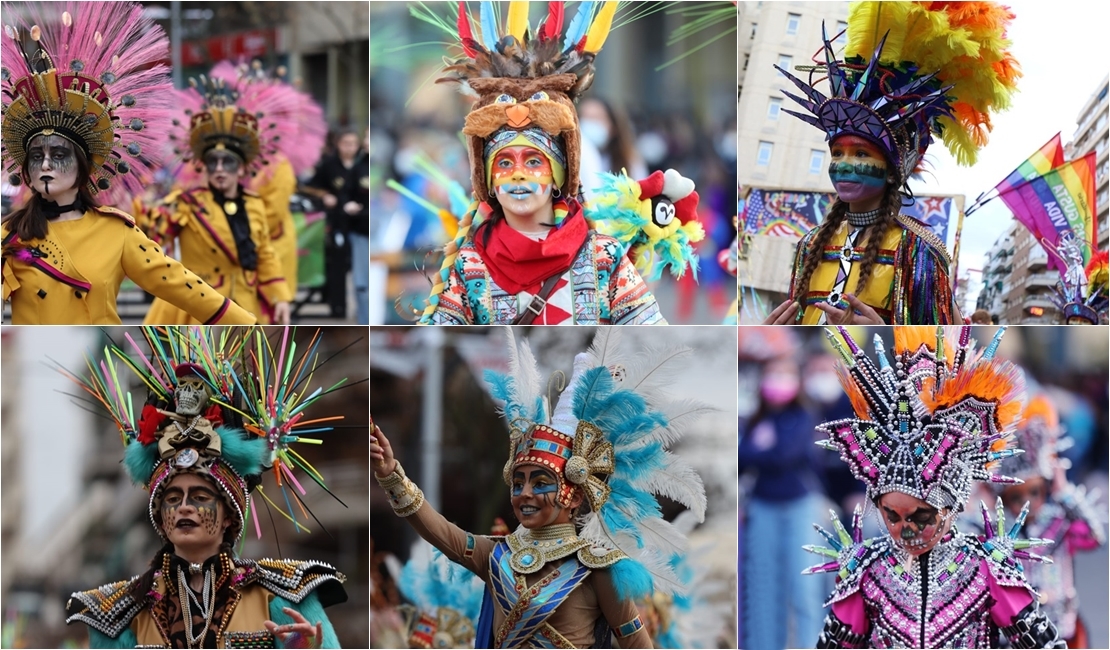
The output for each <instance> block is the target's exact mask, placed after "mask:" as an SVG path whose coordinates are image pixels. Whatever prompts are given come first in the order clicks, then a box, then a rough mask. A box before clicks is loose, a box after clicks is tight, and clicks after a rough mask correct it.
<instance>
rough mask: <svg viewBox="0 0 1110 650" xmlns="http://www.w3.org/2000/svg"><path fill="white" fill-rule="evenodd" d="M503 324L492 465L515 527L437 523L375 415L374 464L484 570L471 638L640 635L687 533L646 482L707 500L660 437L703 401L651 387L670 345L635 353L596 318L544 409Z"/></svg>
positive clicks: (428, 534) (394, 495)
mask: <svg viewBox="0 0 1110 650" xmlns="http://www.w3.org/2000/svg"><path fill="white" fill-rule="evenodd" d="M509 336H510V346H511V347H510V368H512V369H513V373H512V375H511V376H504V375H497V374H490V373H487V380H488V381H489V382H490V385H491V387H492V389H493V395H494V397H495V399H498V400H500V401H504V403H505V406H504V408H503V412H504V415H505V418H506V420H507V421H508V422H509V424H510V428H511V435H510V445H509V447H510V455H509V460H508V461H507V462H506V463H505V468H504V473H503V474H504V479H505V483H506V484H507V485H508V486H509V495H510V500H511V501H512V504H513V509H514V511H515V513H516V516H517V519H518V520H519V521H520V522H521V527H519V528H517V529H516V531H514V532H513V533H512V534H509V535H506V536H479V535H473V534H470V533H467V532H466V531H463V530H461V529H459V528H458V527H456V526H455V525H453V524H451V523H450V522H448V521H447V520H446V519H444V518H443V516H442V515H440V514H439V513H437V512H436V511H435V510H433V509H432V508H431V506H429V505H428V504H427V503H426V502H425V501H424V498H423V494H422V493H421V491H420V489H419V488H417V487H416V485H415V484H413V482H412V481H411V480H409V479H408V478H407V477H406V476H405V473H404V470H403V469H402V468H401V466H400V464H399V463H398V462H397V460H396V459H395V458H394V455H393V451H392V449H391V447H390V444H389V441H388V439H386V437H385V436H384V434H382V432H381V430H380V429H378V428H375V429H374V431H373V437H372V438H371V441H370V458H371V462H372V463H373V466H374V473H375V477H376V478H377V480H378V482H379V483H380V484H381V486H382V487H383V488H384V489H385V490H386V491H387V492H388V493H389V497H390V503H391V505H392V506H393V509H394V511H395V512H396V513H397V514H398V515H399V516H402V517H406V518H407V520H408V522H409V523H410V524H411V525H412V526H413V528H414V529H415V530H416V531H417V533H419V534H420V536H421V537H423V538H424V539H426V540H427V541H429V542H430V543H431V544H432V545H433V546H435V547H436V548H438V549H440V550H441V551H442V552H443V554H444V555H446V556H447V557H448V559H450V560H452V561H454V562H457V563H459V564H462V565H463V566H464V567H466V568H467V569H469V570H470V571H472V572H474V573H475V574H477V575H478V577H479V578H481V579H482V580H483V581H484V582H485V585H486V588H485V594H484V600H483V603H482V608H481V614H480V617H479V621H478V629H477V642H476V647H484V648H516V647H559V648H587V647H593V648H598V647H612V646H610V645H608V644H609V643H611V641H610V638H611V636H615V639H614V641H613V642H615V643H616V644H617V645H618V646H619V647H622V648H650V647H652V645H651V641H650V638H649V637H648V634H647V631H646V630H645V629H644V626H643V622H642V620H641V618H640V616H639V613H638V612H637V609H636V602H637V600H638V599H642V598H646V597H649V596H650V595H651V594H652V592H653V591H655V590H657V591H662V592H671V591H674V590H675V589H676V588H677V587H678V586H679V585H680V581H679V579H678V578H677V576H676V575H675V573H674V570H673V569H672V567H671V566H670V564H669V558H670V557H672V556H673V555H675V554H681V553H683V552H684V545H685V538H684V537H683V536H682V535H681V533H679V532H678V531H676V530H675V529H674V527H673V526H672V525H671V524H669V523H667V522H666V521H664V520H663V519H662V517H661V516H660V514H659V510H658V505H657V503H656V501H655V498H654V496H653V493H656V492H661V493H664V494H666V495H667V496H669V497H670V498H671V499H673V500H676V501H678V502H680V503H682V504H684V505H686V506H687V507H688V508H690V509H691V510H692V511H693V513H694V514H695V515H696V517H697V518H698V520H699V521H701V520H702V519H703V518H704V512H705V505H706V504H705V494H704V488H703V487H702V483H701V479H700V478H699V477H698V476H697V474H696V473H695V472H694V471H693V470H692V469H691V468H690V467H689V466H688V465H687V464H686V463H685V462H684V461H683V460H682V459H681V458H679V457H677V456H674V455H672V454H670V453H668V452H666V451H665V450H664V443H665V442H670V441H673V440H675V439H677V437H678V436H679V435H681V433H682V429H684V427H685V425H686V423H687V422H688V421H689V419H688V418H689V417H690V416H691V415H695V416H696V415H697V414H700V413H703V412H705V411H706V410H707V409H706V407H704V406H703V405H701V404H697V403H691V402H689V401H683V402H672V401H671V400H670V399H668V398H667V396H666V395H665V393H664V392H663V391H662V390H661V389H659V388H656V387H655V386H659V385H661V384H660V381H661V379H662V377H664V376H665V374H664V373H667V372H670V371H671V369H673V367H674V360H675V358H676V357H675V356H674V355H675V352H676V351H675V350H667V351H665V352H661V353H660V354H659V355H658V356H655V355H652V362H653V364H651V365H649V364H646V363H636V362H635V360H634V359H631V358H629V356H628V354H627V353H625V352H621V351H620V350H619V348H618V346H617V345H616V340H615V339H616V338H617V337H618V334H617V333H616V330H612V329H609V328H606V329H605V330H604V331H599V333H598V335H597V337H596V338H595V340H594V345H593V346H591V348H590V350H589V352H587V353H583V354H579V355H577V356H576V357H575V360H574V373H573V375H572V377H571V380H570V383H569V385H568V386H567V389H566V391H564V392H563V394H562V396H561V398H560V399H559V400H558V403H557V404H556V406H555V409H554V412H553V413H551V414H550V415H549V411H548V404H547V400H546V398H545V397H543V389H542V385H543V383H542V382H541V380H540V376H539V373H538V371H537V369H536V366H535V361H534V358H533V357H532V353H531V351H530V349H529V348H528V346H527V345H526V344H525V345H522V346H521V347H520V348H517V346H516V343H515V341H512V339H511V337H512V334H511V332H510V333H509ZM656 361H657V362H656ZM626 364H627V365H626ZM652 365H654V367H653V368H652ZM648 368H651V369H650V370H649V369H648ZM653 384H654V385H653Z"/></svg>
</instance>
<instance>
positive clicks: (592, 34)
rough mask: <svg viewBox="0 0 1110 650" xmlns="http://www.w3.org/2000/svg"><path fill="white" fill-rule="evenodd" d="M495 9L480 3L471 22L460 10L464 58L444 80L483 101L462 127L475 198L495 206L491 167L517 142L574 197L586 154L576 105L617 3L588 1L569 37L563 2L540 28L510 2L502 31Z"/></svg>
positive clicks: (517, 0)
mask: <svg viewBox="0 0 1110 650" xmlns="http://www.w3.org/2000/svg"><path fill="white" fill-rule="evenodd" d="M497 4H498V3H494V2H481V3H480V5H481V9H480V14H479V15H478V16H476V17H472V16H470V15H469V14H468V13H467V10H466V3H463V2H460V3H459V12H458V18H457V26H458V28H457V32H456V33H455V34H454V36H456V37H457V38H458V40H459V43H460V45H461V46H462V50H463V56H462V57H460V58H456V59H449V60H448V63H449V65H447V67H446V68H445V69H444V73H445V76H444V77H443V78H441V79H439V80H438V82H441V83H458V84H459V85H460V87H461V90H462V92H464V93H466V94H471V95H475V96H477V98H478V101H477V102H475V103H474V106H473V108H472V109H471V111H470V113H469V114H468V115H467V116H466V124H465V126H464V127H463V134H465V135H466V136H467V143H468V146H469V150H470V166H471V184H472V186H473V188H474V193H475V194H476V195H477V197H478V199H479V200H480V201H484V202H488V201H490V198H491V196H490V191H489V178H488V177H489V160H490V159H491V158H492V156H493V155H494V154H496V152H497V150H498V149H499V148H503V147H504V146H510V145H509V143H517V144H528V145H530V146H533V147H534V148H536V149H539V150H540V151H542V152H543V153H544V155H546V156H547V158H548V159H549V160H550V161H551V163H552V168H553V170H554V172H555V173H554V177H555V181H556V185H558V186H559V188H560V191H561V192H562V194H563V195H564V196H568V197H574V196H576V195H577V194H578V181H579V179H578V173H579V158H580V151H581V136H580V133H579V126H578V115H577V111H576V110H575V107H574V103H575V101H577V99H578V96H579V95H580V94H581V93H582V92H584V91H585V90H586V89H587V88H589V87H590V84H591V83H592V82H593V75H594V58H595V57H596V56H597V53H598V52H600V51H601V47H602V45H603V44H604V43H605V39H606V38H607V36H608V34H609V30H610V27H611V26H612V22H613V16H614V14H615V13H616V11H617V5H618V4H619V3H617V2H614V1H607V2H583V3H581V4H580V5H579V8H578V11H577V13H576V14H575V16H574V18H573V19H572V20H571V21H570V22H569V24H567V26H566V29H565V30H564V28H563V11H564V3H563V2H549V3H547V5H548V13H547V15H546V17H545V18H544V19H543V21H542V22H541V23H540V24H539V25H538V26H537V27H536V28H534V29H533V28H532V27H531V26H530V25H529V23H528V2H526V1H524V0H512V2H509V3H508V12H507V14H506V16H505V19H504V21H503V25H502V24H500V22H501V21H499V20H498V17H497V10H496V8H495V5H497ZM491 143H492V144H493V146H491Z"/></svg>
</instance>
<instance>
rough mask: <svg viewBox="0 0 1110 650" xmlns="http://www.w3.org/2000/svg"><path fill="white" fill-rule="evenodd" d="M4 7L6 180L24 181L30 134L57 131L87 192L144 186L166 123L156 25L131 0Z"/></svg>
mask: <svg viewBox="0 0 1110 650" xmlns="http://www.w3.org/2000/svg"><path fill="white" fill-rule="evenodd" d="M3 9H4V12H3V13H4V18H5V21H6V23H5V25H4V36H3V38H2V46H0V57H2V60H3V67H2V68H0V89H2V94H3V137H2V141H3V151H2V157H3V164H4V168H5V171H6V172H7V173H8V177H9V181H10V182H11V184H12V185H19V184H20V183H21V182H24V181H28V180H29V179H27V178H24V177H23V165H24V162H25V161H26V159H27V147H28V146H29V144H30V141H31V139H32V138H34V137H35V136H38V135H58V136H61V137H63V138H65V139H66V140H68V141H70V142H71V143H73V145H74V146H75V147H76V148H78V149H80V150H81V152H82V153H84V155H85V158H86V159H87V160H88V162H89V171H90V177H89V185H88V189H89V191H91V192H92V193H94V194H95V193H97V192H98V191H102V190H108V189H110V188H115V187H119V186H122V188H121V189H122V191H126V192H129V193H138V192H139V191H141V189H142V187H143V184H144V183H145V182H146V181H147V180H149V178H150V176H151V174H152V172H153V170H154V169H155V168H156V167H157V166H158V164H157V162H158V161H157V155H158V153H159V152H158V151H157V147H156V143H157V142H158V141H159V139H160V138H161V137H162V134H163V133H165V131H166V129H167V128H168V126H169V120H170V112H171V111H170V107H171V98H170V93H171V92H172V90H173V85H172V84H171V83H170V79H169V76H168V74H167V69H166V67H165V66H163V65H161V64H159V62H160V61H163V60H165V59H166V58H167V56H168V55H169V41H168V40H167V38H166V34H165V32H163V31H162V28H161V27H159V26H158V25H156V24H155V23H154V21H153V20H151V19H149V18H146V17H144V16H143V8H142V6H141V5H139V4H138V3H132V2H59V3H53V2H36V3H6V2H5V3H4V5H3ZM152 157H153V158H152Z"/></svg>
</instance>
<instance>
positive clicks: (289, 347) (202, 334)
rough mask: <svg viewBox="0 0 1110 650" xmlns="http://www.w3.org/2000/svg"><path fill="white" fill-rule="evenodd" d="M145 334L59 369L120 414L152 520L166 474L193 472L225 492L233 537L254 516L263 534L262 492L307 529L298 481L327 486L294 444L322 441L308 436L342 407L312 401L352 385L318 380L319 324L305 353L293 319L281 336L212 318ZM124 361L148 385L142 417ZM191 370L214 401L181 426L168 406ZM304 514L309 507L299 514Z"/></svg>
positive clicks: (128, 462) (115, 416)
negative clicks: (315, 408)
mask: <svg viewBox="0 0 1110 650" xmlns="http://www.w3.org/2000/svg"><path fill="white" fill-rule="evenodd" d="M143 334H144V336H145V338H146V343H147V349H148V350H149V352H146V351H144V350H143V349H142V348H140V347H139V345H138V344H137V343H136V341H135V340H134V339H132V337H131V335H130V334H125V335H124V336H125V339H126V341H127V344H128V346H129V348H130V351H128V350H125V349H124V348H123V347H121V346H118V345H115V344H112V345H108V346H106V347H105V348H104V350H103V357H102V358H100V359H94V358H92V357H88V358H87V359H86V360H87V373H81V374H77V373H72V372H69V371H67V370H66V369H64V368H61V367H59V368H58V370H59V371H60V372H62V374H64V375H66V376H67V377H69V378H70V379H71V380H73V381H74V382H76V383H77V384H78V385H79V386H80V387H81V388H82V389H83V390H84V391H85V392H87V393H88V394H90V395H91V396H92V397H93V398H94V400H95V401H94V402H92V403H93V404H94V405H96V406H99V407H102V408H104V409H105V410H107V412H108V414H109V416H110V417H111V418H112V420H113V421H114V422H115V423H116V426H117V427H118V429H119V432H120V440H121V441H122V442H123V445H124V465H125V467H126V469H127V472H128V474H129V476H130V477H131V480H132V481H134V482H135V483H137V484H140V485H143V486H144V487H145V488H146V489H147V490H148V491H149V492H150V499H149V504H148V509H149V514H150V518H151V522H152V523H155V518H154V515H155V512H156V508H157V507H158V505H159V503H158V501H159V499H160V497H161V492H162V490H163V489H164V487H165V486H166V485H167V484H168V483H169V480H170V479H172V478H173V477H174V476H176V475H177V474H179V473H181V472H193V473H201V474H205V475H206V476H209V477H210V478H212V479H213V480H214V481H215V482H216V484H217V486H218V487H219V488H220V490H221V492H222V493H223V494H224V496H225V497H226V498H227V499H228V502H229V507H230V508H231V509H232V510H233V511H234V512H233V514H234V515H235V523H234V526H235V531H234V533H235V534H234V537H235V538H236V539H241V538H242V534H243V530H244V528H245V525H246V521H247V520H248V519H251V520H252V521H253V524H254V529H255V533H256V535H257V536H258V537H259V538H261V536H262V528H261V526H260V525H259V522H258V512H257V505H258V503H257V501H256V500H255V498H254V494H253V493H254V492H255V491H257V493H258V495H259V496H261V497H262V499H263V500H264V501H265V503H266V504H268V505H269V506H272V507H273V508H274V509H275V510H277V511H278V512H279V513H280V514H282V515H283V516H284V517H285V518H287V519H289V520H290V521H291V522H292V523H293V525H294V526H295V527H296V529H297V530H298V531H300V530H303V531H306V532H307V531H308V530H309V529H308V528H307V527H306V526H305V525H304V524H303V523H302V521H303V520H305V519H307V518H308V517H310V516H313V515H312V514H311V511H309V510H308V509H307V507H306V505H305V503H304V501H303V500H302V499H301V497H300V496H298V493H299V494H300V495H305V494H307V492H306V491H305V489H304V487H303V486H302V485H301V483H302V481H304V480H305V477H307V479H309V480H311V481H313V482H315V483H317V484H318V485H319V486H320V487H321V488H322V489H324V490H325V491H328V488H327V486H326V485H325V483H324V479H323V476H321V474H320V472H319V471H317V470H316V469H315V468H314V467H313V466H312V465H311V464H309V463H308V462H307V461H306V460H305V459H304V458H303V457H301V455H300V454H298V453H297V452H296V450H294V449H293V448H292V447H291V445H292V443H307V444H321V443H322V442H323V441H322V440H321V439H319V438H315V437H307V436H309V435H312V434H318V433H323V432H326V431H329V430H331V427H327V426H323V427H322V426H320V425H321V424H323V423H326V422H330V421H335V420H338V419H341V418H342V416H334V417H323V418H315V419H307V418H306V417H305V410H306V409H308V408H309V407H310V406H311V405H312V404H313V403H315V402H316V401H317V400H318V399H319V398H320V397H322V396H323V395H326V394H328V393H330V392H333V391H335V390H338V389H339V388H341V387H343V386H344V385H348V384H346V380H345V379H344V380H341V381H340V382H338V383H336V384H335V385H333V386H331V387H329V388H324V387H316V388H312V387H311V382H312V377H313V374H314V372H315V371H316V369H317V368H319V366H320V365H322V364H321V362H320V360H319V356H318V347H319V343H320V334H319V332H317V333H316V334H315V335H314V336H313V337H312V338H311V340H310V341H309V342H308V345H307V349H303V348H302V351H301V353H300V355H299V356H298V345H297V342H296V340H295V338H294V337H293V336H291V333H290V329H289V328H284V329H282V330H281V337H280V342H278V343H275V342H272V341H271V340H270V338H268V337H267V336H266V332H265V330H264V329H263V328H261V327H252V328H247V329H245V330H231V329H223V330H221V331H220V332H218V333H217V332H216V329H215V328H211V327H188V328H177V327H174V328H152V327H144V328H143ZM120 364H122V365H123V366H125V367H126V368H127V369H128V370H129V371H130V372H131V373H133V374H134V375H135V376H136V377H137V378H138V380H139V381H140V382H141V383H142V384H143V385H144V386H145V387H146V388H147V390H148V394H149V399H148V400H147V403H146V405H145V406H144V407H143V408H142V409H141V412H140V415H139V417H136V416H135V409H134V402H133V400H132V397H131V393H130V390H129V389H128V384H127V377H126V375H125V374H124V373H123V372H121V369H120V367H119V365H120ZM184 378H193V379H195V378H200V379H201V380H203V382H204V384H205V386H206V388H207V393H208V395H209V403H210V407H209V408H207V409H206V410H204V412H203V413H202V414H201V418H202V420H203V421H201V419H197V420H193V421H188V420H186V423H187V425H188V426H187V427H185V428H184V430H183V428H182V427H176V428H175V426H174V423H173V422H172V421H171V420H173V419H174V418H172V417H171V416H172V410H173V407H172V406H171V405H172V404H173V403H174V398H175V392H176V391H177V389H178V387H179V384H180V383H181V381H182V379H184ZM178 419H180V418H178ZM178 433H179V434H180V435H177V434H178ZM297 470H300V471H297ZM266 471H271V472H272V473H273V476H274V482H275V483H276V487H277V491H279V492H280V493H281V500H282V501H284V507H282V506H279V505H278V504H276V503H275V502H274V500H272V499H271V498H270V497H269V496H268V495H267V493H266V492H265V489H264V488H263V486H262V483H263V478H264V472H266ZM295 472H296V473H295ZM297 474H301V478H300V479H298V478H297ZM328 493H329V494H331V492H330V491H329V492H328ZM332 496H333V497H334V496H335V495H334V494H333V495H332ZM290 497H292V498H290ZM336 499H337V500H338V497H336ZM294 503H296V504H297V507H294V506H293V504H294ZM341 503H342V502H341ZM298 513H301V515H303V517H301V519H300V520H298V517H299V516H300V515H298ZM155 528H156V529H158V526H157V524H156V523H155ZM159 534H161V531H160V530H159Z"/></svg>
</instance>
